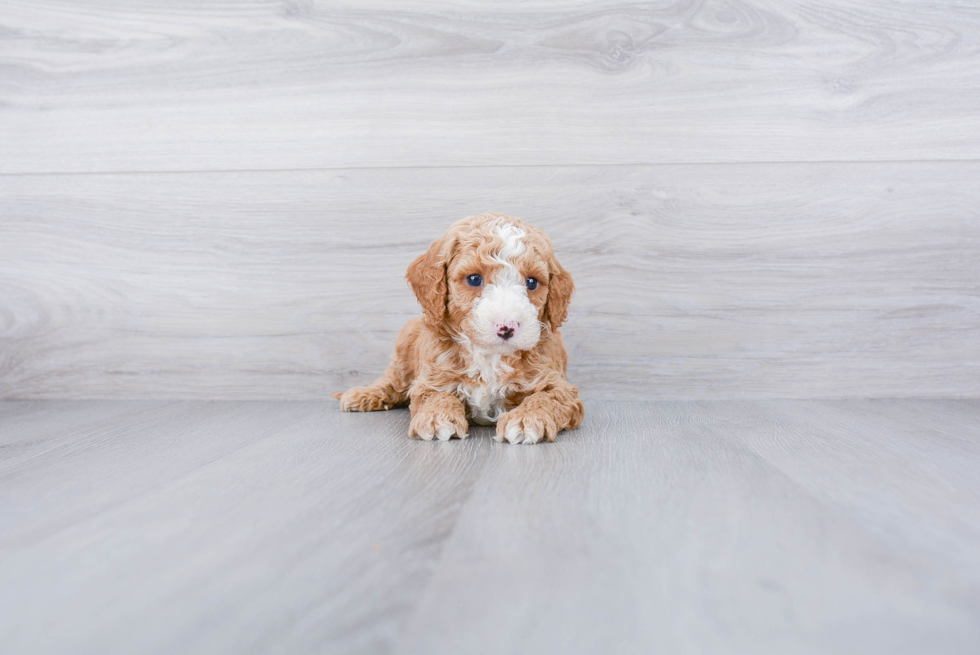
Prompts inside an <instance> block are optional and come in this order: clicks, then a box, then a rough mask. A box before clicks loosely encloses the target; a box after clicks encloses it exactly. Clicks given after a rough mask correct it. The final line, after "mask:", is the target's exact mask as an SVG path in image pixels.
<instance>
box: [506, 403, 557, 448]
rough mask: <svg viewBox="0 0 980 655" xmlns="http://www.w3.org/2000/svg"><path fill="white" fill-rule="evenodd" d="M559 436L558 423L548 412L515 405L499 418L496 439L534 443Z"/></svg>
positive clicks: (552, 439) (551, 439)
mask: <svg viewBox="0 0 980 655" xmlns="http://www.w3.org/2000/svg"><path fill="white" fill-rule="evenodd" d="M556 436H558V423H557V422H556V421H555V419H554V418H553V417H552V416H551V415H550V414H548V413H546V412H542V411H540V410H538V411H533V410H532V411H528V410H527V409H525V408H523V407H515V408H514V409H512V410H510V411H509V412H506V413H505V414H503V415H502V416H501V417H500V418H499V419H498V420H497V434H496V435H494V440H495V441H509V442H510V443H523V444H534V443H539V442H541V441H554V440H555V437H556Z"/></svg>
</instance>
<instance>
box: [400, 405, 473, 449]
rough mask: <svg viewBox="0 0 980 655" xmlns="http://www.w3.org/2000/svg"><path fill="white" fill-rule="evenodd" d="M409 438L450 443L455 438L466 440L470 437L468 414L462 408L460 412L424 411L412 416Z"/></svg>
mask: <svg viewBox="0 0 980 655" xmlns="http://www.w3.org/2000/svg"><path fill="white" fill-rule="evenodd" d="M408 436H410V437H412V438H413V439H424V440H426V441H432V440H433V439H438V440H440V441H449V440H450V439H452V438H453V437H459V438H460V439H465V438H466V437H468V436H470V434H469V423H468V422H467V421H466V413H465V412H464V411H463V408H462V406H460V411H458V412H436V411H431V410H423V411H420V412H416V413H414V414H413V415H412V422H411V424H410V425H409V427H408Z"/></svg>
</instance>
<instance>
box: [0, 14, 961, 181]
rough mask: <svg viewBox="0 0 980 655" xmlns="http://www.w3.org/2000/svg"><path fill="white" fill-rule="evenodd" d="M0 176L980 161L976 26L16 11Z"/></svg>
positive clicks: (2, 22)
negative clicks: (265, 170)
mask: <svg viewBox="0 0 980 655" xmlns="http://www.w3.org/2000/svg"><path fill="white" fill-rule="evenodd" d="M0 35H2V38H0V66H2V67H0V143H2V144H3V156H2V157H0V172H5V173H25V172H72V171H76V172H77V171H88V172H92V171H103V172H110V171H185V170H215V169H220V170H241V169H250V170H254V169H281V168H292V169H295V168H323V167H376V166H484V165H515V164H521V165H531V164H543V165H549V164H608V163H614V164H622V163H632V164H639V163H672V162H737V161H838V160H844V161H870V160H894V159H899V160H921V159H977V158H980V87H978V85H977V84H976V57H977V56H978V54H980V10H978V8H977V6H976V4H975V3H973V2H967V1H943V2H931V3H913V2H903V3H895V2H890V1H888V0H832V1H828V0H821V1H817V2H769V1H767V0H749V1H744V0H730V1H726V2H720V1H715V0H708V1H703V0H680V1H677V2H659V3H642V4H637V3H632V2H624V1H623V0H590V1H588V2H584V1H576V2H565V3H561V5H560V6H559V5H556V4H555V3H552V2H544V1H542V0H536V1H534V2H520V3H518V2H506V3H478V2H462V3H460V2H456V3H447V2H442V1H441V0H427V1H426V2H416V3H412V5H411V6H406V5H405V3H396V2H390V1H385V0H372V1H371V2H364V1H362V0H357V1H356V2H354V1H348V2H329V3H328V2H310V1H305V0H298V1H293V0H287V1H282V2H281V1H278V0H275V1H272V0H266V1H263V2H249V3H242V2H220V1H216V0H207V1H190V0H183V1H181V2H168V3H166V4H165V5H162V4H161V3H159V2H153V1H149V0H142V1H138V2H126V3H122V2H114V1H112V0H85V1H77V0H71V1H68V0H15V1H8V2H4V3H3V4H2V6H0Z"/></svg>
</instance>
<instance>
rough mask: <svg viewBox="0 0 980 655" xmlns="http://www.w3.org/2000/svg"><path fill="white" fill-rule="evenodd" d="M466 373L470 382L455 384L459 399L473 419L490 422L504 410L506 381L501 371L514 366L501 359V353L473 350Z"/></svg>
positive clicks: (491, 423)
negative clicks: (457, 385)
mask: <svg viewBox="0 0 980 655" xmlns="http://www.w3.org/2000/svg"><path fill="white" fill-rule="evenodd" d="M469 356H470V357H469V360H470V362H469V363H470V365H469V367H468V368H467V371H466V374H467V375H468V376H469V377H470V379H471V380H472V382H464V383H462V384H460V385H459V387H458V388H457V395H458V396H459V399H460V400H462V401H463V402H464V403H466V409H467V415H468V416H469V417H470V419H472V420H473V422H474V423H479V424H480V425H493V424H494V423H496V422H497V419H498V418H500V415H501V414H503V413H504V396H505V395H506V391H507V383H506V382H505V381H504V379H503V378H504V374H506V373H510V372H512V371H513V370H514V369H513V368H512V367H510V366H508V365H507V364H505V363H504V362H503V358H502V356H501V355H498V354H495V353H484V352H481V351H479V350H476V349H474V350H472V351H471V352H470V353H469Z"/></svg>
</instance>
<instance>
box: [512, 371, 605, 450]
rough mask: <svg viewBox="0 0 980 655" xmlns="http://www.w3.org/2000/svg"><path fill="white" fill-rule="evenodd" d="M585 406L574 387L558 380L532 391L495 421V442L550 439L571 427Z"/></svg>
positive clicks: (575, 423)
mask: <svg viewBox="0 0 980 655" xmlns="http://www.w3.org/2000/svg"><path fill="white" fill-rule="evenodd" d="M584 416H585V407H584V406H583V405H582V401H581V399H579V397H578V388H577V387H575V386H573V385H571V384H569V383H568V382H562V383H561V384H557V385H555V386H553V387H551V388H548V389H544V390H542V391H537V392H535V393H532V394H531V395H530V396H528V397H526V398H525V399H524V400H523V401H522V402H521V404H520V405H518V406H517V407H515V408H514V409H512V410H510V411H509V412H506V413H504V414H503V415H502V416H501V417H500V418H499V419H498V420H497V434H496V435H495V436H494V439H495V440H496V441H509V442H510V443H525V444H534V443H538V442H540V441H554V440H555V437H557V436H558V433H559V432H561V431H562V430H572V429H575V428H577V427H578V426H579V425H580V424H581V423H582V418H583V417H584Z"/></svg>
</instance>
